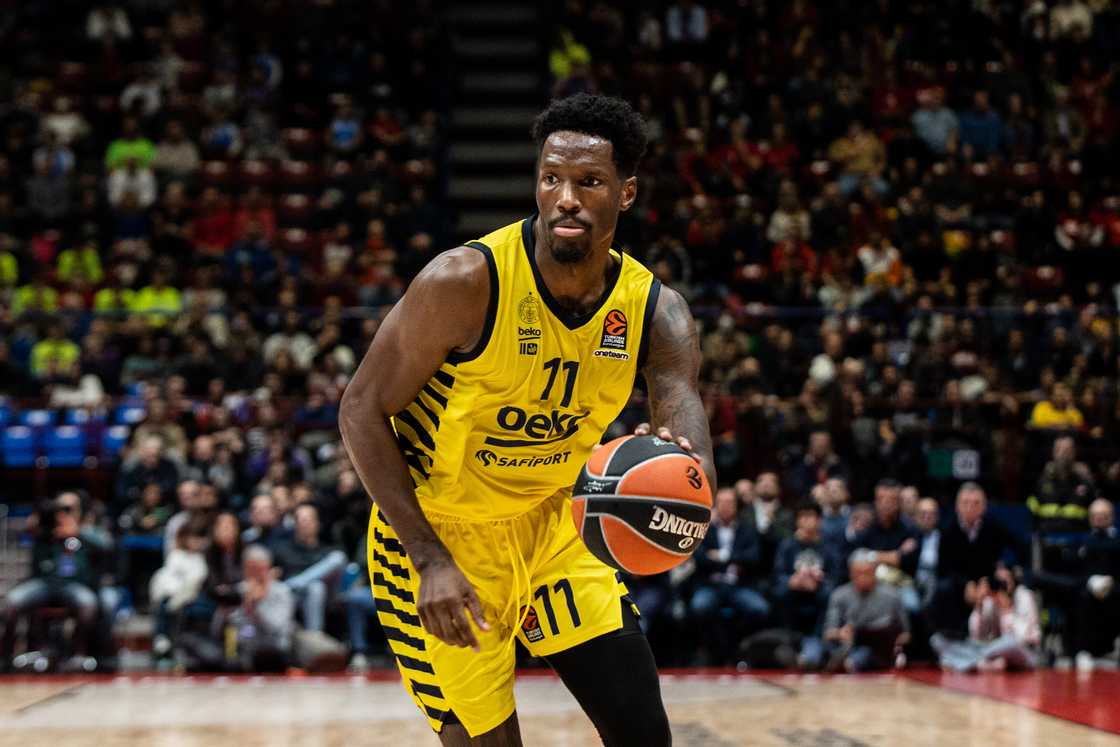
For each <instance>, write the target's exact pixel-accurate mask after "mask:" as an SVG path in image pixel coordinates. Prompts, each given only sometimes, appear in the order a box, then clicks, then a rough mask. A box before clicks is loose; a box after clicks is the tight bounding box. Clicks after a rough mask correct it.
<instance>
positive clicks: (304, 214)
mask: <svg viewBox="0 0 1120 747" xmlns="http://www.w3.org/2000/svg"><path fill="white" fill-rule="evenodd" d="M314 208H315V205H314V203H313V202H312V201H311V199H310V198H308V196H307V195H301V194H294V195H284V196H283V197H282V198H281V199H280V209H279V210H278V211H277V212H278V215H277V218H278V219H279V222H280V225H282V226H294V227H297V228H304V227H306V226H307V222H308V221H309V220H310V219H311V214H312V212H313V211H314Z"/></svg>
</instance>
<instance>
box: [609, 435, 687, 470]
mask: <svg viewBox="0 0 1120 747" xmlns="http://www.w3.org/2000/svg"><path fill="white" fill-rule="evenodd" d="M665 454H687V452H686V451H685V450H684V449H682V448H681V447H680V446H677V445H676V444H675V443H672V442H670V441H662V440H661V439H660V438H655V437H652V436H649V437H646V438H631V439H630V440H628V441H627V442H626V443H624V444H621V445H620V446H619V447H618V448H617V449H615V452H614V454H613V455H612V456H611V459H610V462H609V463H608V464H607V471H606V475H604V476H605V477H621V476H622V475H623V474H625V472H626V470H628V469H630V468H631V467H633V466H634V465H636V464H640V463H641V462H644V461H645V460H647V459H649V458H651V457H656V456H664V455H665Z"/></svg>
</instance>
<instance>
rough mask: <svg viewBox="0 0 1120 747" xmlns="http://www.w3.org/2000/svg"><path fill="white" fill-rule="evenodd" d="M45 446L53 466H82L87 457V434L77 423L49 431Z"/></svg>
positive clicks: (48, 461)
mask: <svg viewBox="0 0 1120 747" xmlns="http://www.w3.org/2000/svg"><path fill="white" fill-rule="evenodd" d="M43 446H44V447H45V451H46V455H47V463H48V464H49V465H50V466H51V467H80V466H81V465H82V463H83V462H84V461H85V458H86V434H85V432H84V431H83V430H82V429H81V428H79V427H78V426H76V425H60V426H57V427H55V428H52V429H51V430H49V431H47V435H46V438H45V439H44V442H43Z"/></svg>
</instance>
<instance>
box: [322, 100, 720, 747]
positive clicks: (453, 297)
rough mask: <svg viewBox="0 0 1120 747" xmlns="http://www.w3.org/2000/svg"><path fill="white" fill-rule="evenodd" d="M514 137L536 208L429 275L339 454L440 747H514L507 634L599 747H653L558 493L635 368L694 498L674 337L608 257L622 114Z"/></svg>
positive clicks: (621, 643)
mask: <svg viewBox="0 0 1120 747" xmlns="http://www.w3.org/2000/svg"><path fill="white" fill-rule="evenodd" d="M533 136H534V138H535V139H536V141H537V144H538V148H539V154H538V160H537V182H536V198H537V207H538V209H539V213H538V214H537V215H536V216H534V217H531V218H528V219H526V220H523V221H520V222H518V223H514V224H513V225H509V226H506V227H504V228H500V229H498V230H496V231H494V232H493V233H491V234H489V235H487V236H485V237H483V238H482V239H480V240H479V241H472V242H469V243H468V244H467V245H466V246H461V247H458V248H456V249H452V250H451V251H448V252H445V253H444V254H442V255H440V256H438V257H437V258H436V259H434V260H433V261H432V262H431V263H430V264H429V265H428V266H427V267H426V268H425V269H424V270H423V271H422V272H421V273H420V274H419V275H418V276H417V278H416V279H415V281H413V283H412V285H411V286H410V287H409V289H408V292H407V293H406V294H405V296H404V298H402V299H401V301H400V303H398V304H397V305H396V307H395V308H394V309H393V310H392V311H391V312H390V313H389V315H388V316H387V317H386V318H385V321H384V323H383V324H382V325H381V328H380V329H379V330H378V332H377V335H376V337H375V338H374V340H373V343H372V344H371V345H370V348H369V351H368V352H367V353H366V355H365V358H364V359H363V361H362V363H361V365H360V366H359V368H358V370H357V372H356V373H355V374H354V378H353V380H352V381H351V383H350V386H349V387H348V388H347V390H346V394H345V396H344V397H343V401H342V407H341V416H340V427H341V430H342V435H343V439H344V441H345V443H346V448H347V450H348V451H349V453H350V456H351V458H352V460H353V462H354V466H355V468H356V470H357V472H358V474H359V476H360V477H361V480H362V482H363V484H364V485H365V487H366V489H367V490H368V491H369V493H370V494H371V495H372V497H373V499H374V502H375V504H376V505H375V506H374V509H373V511H372V515H371V517H370V526H369V538H368V542H369V550H368V551H369V568H370V576H371V582H372V588H373V594H374V597H375V599H376V606H377V610H378V617H379V619H380V621H381V624H382V626H383V628H384V629H385V635H386V637H387V638H388V640H389V643H390V646H391V647H392V650H393V653H394V655H395V656H396V659H397V663H398V665H399V668H400V671H401V675H402V677H403V679H404V685H405V688H406V689H407V690H408V692H409V694H410V695H411V696H412V698H413V699H414V700H415V701H416V704H417V706H418V707H419V708H420V710H421V711H422V712H423V713H424V714H425V715H426V716H427V718H428V720H429V722H430V724H431V726H432V728H433V729H435V730H436V731H437V732H438V733H439V735H440V739H441V741H442V743H443V744H444V745H466V744H476V745H519V744H521V736H520V731H519V729H518V724H517V714H516V712H515V705H514V698H513V680H514V658H515V657H514V653H515V652H514V649H515V640H516V639H519V640H520V641H521V642H522V643H523V644H524V645H525V646H526V647H527V648H528V650H529V651H530V652H531V653H533V654H534V655H536V656H541V657H544V658H545V659H546V660H547V661H548V663H549V664H550V665H551V666H552V667H553V668H554V669H555V670H556V672H557V673H558V674H559V676H560V677H561V679H562V680H563V681H564V684H565V685H566V686H567V687H568V689H569V690H571V692H572V694H573V695H574V696H575V698H576V700H577V701H579V703H580V705H581V706H582V707H583V709H584V710H585V711H586V712H587V714H588V716H589V717H590V718H591V720H592V722H593V723H594V724H595V727H596V728H597V729H598V731H599V734H600V736H601V738H602V740H603V742H604V743H605V744H607V745H644V746H647V747H649V746H652V745H666V744H669V743H670V734H669V724H668V719H667V717H666V715H665V710H664V706H663V705H662V702H661V693H660V688H659V684H658V679H657V670H656V668H655V666H654V660H653V655H652V653H651V651H650V648H649V644H648V642H647V641H646V639H645V637H644V636H643V635H642V632H641V629H640V627H639V626H638V622H637V619H636V614H637V611H636V608H635V607H634V606H633V604H632V603H631V602H630V601H629V599H628V598H627V596H626V589H625V587H624V586H623V585H622V583H621V581H620V580H619V578H618V576H617V574H616V573H615V571H614V570H613V569H611V568H609V567H608V566H606V565H604V564H603V563H601V562H600V561H598V560H597V559H595V558H594V557H593V556H592V555H591V553H590V552H589V551H588V550H587V549H586V547H585V546H584V545H583V542H582V541H581V539H580V538H579V535H578V534H577V532H576V529H575V526H574V523H573V521H572V518H571V515H570V510H571V508H570V493H571V486H572V484H573V483H574V482H575V478H576V476H577V475H578V473H579V470H580V469H581V467H582V466H583V464H584V463H585V462H586V461H587V459H588V458H589V456H590V454H591V451H592V449H593V447H594V446H595V445H596V444H598V443H599V441H600V439H601V437H602V435H603V432H604V430H605V429H606V428H607V426H608V425H609V424H610V423H611V422H612V421H613V420H614V419H615V418H616V417H617V416H618V414H619V412H620V411H621V410H622V407H623V406H624V405H625V404H626V402H627V400H628V398H629V397H630V393H631V389H632V387H633V385H634V380H635V376H636V375H637V374H638V373H639V372H640V373H641V374H642V375H643V376H644V377H645V380H646V383H647V385H648V390H649V398H650V409H651V414H652V423H653V429H654V432H656V433H657V434H658V435H659V437H661V438H663V439H665V440H673V438H674V435H673V434H676V440H677V442H678V443H679V444H680V445H681V446H682V447H684V448H685V449H686V450H689V451H690V452H691V453H693V455H694V456H695V457H696V458H697V459H698V460H699V461H700V463H701V465H702V466H703V468H704V469H705V470H706V471H707V475H708V481H709V484H711V485H715V484H716V481H715V474H714V470H713V467H712V453H711V452H712V448H711V440H710V435H709V432H708V421H707V416H706V415H705V412H704V408H703V406H702V404H701V401H700V396H699V393H698V391H697V372H698V369H699V365H700V352H699V347H698V345H697V340H696V331H695V327H694V325H693V321H692V317H691V315H690V313H689V310H688V307H687V305H686V303H685V301H684V300H683V299H682V298H681V296H680V295H679V294H677V293H676V292H674V291H672V290H670V289H669V288H663V287H661V285H660V283H659V282H658V281H657V280H656V279H655V278H654V277H653V276H652V275H651V273H650V272H649V270H647V269H646V268H645V267H643V266H642V265H641V264H639V263H638V262H637V261H635V260H634V259H632V258H631V257H629V256H628V255H625V254H623V253H622V252H621V251H620V250H618V249H617V248H613V247H612V241H613V238H614V232H615V226H616V224H617V221H618V215H619V212H621V211H623V210H628V209H629V208H630V207H631V206H632V205H633V204H634V199H635V197H636V195H637V189H638V180H637V178H636V177H635V171H636V169H637V165H638V161H639V159H640V158H641V155H642V153H643V151H644V150H645V147H646V135H645V127H644V123H643V122H642V119H641V117H640V115H638V114H637V113H636V112H634V110H633V109H631V108H630V106H629V105H628V104H626V103H625V102H623V101H621V100H618V99H612V98H607V97H604V96H588V95H578V96H574V97H571V98H568V99H564V100H560V101H555V102H553V103H552V104H551V105H550V106H549V107H548V108H547V109H546V110H545V111H544V112H542V113H541V114H540V116H538V117H537V119H536V121H535V123H534V126H533ZM637 432H638V433H639V434H645V433H649V432H650V426H649V425H647V424H643V425H642V426H639V429H638V431H637Z"/></svg>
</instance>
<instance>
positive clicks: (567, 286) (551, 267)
mask: <svg viewBox="0 0 1120 747" xmlns="http://www.w3.org/2000/svg"><path fill="white" fill-rule="evenodd" d="M540 225H541V223H540V222H539V221H538V222H537V225H536V226H534V231H535V232H537V235H536V241H535V242H534V247H533V257H534V260H535V262H536V264H537V269H538V270H539V271H540V274H541V278H542V279H543V280H544V283H545V285H546V286H547V287H548V292H549V293H550V294H551V295H552V297H553V298H555V299H556V300H557V301H558V302H559V303H560V304H562V305H563V306H564V307H565V308H567V309H568V310H570V311H572V312H573V313H582V312H583V311H585V310H587V309H590V308H592V307H593V306H595V304H596V303H598V302H599V301H600V300H601V299H602V297H603V293H604V292H606V289H607V287H608V286H609V285H610V282H611V278H612V277H613V276H614V274H615V273H616V272H617V271H618V267H617V265H616V263H615V260H614V258H613V257H612V256H611V252H610V247H611V240H612V237H607V238H606V240H604V242H603V243H602V244H601V245H599V246H596V247H595V248H593V249H592V250H591V253H590V254H589V255H587V257H586V258H584V259H583V260H581V261H579V262H570V263H569V262H557V261H556V259H555V258H554V257H553V256H552V252H551V251H550V250H549V248H548V246H547V245H546V244H545V242H544V241H542V240H541V238H542V237H541V235H540V233H539V231H540Z"/></svg>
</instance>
